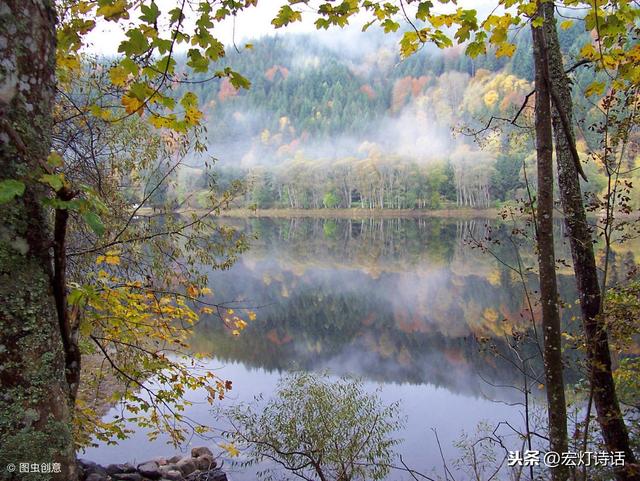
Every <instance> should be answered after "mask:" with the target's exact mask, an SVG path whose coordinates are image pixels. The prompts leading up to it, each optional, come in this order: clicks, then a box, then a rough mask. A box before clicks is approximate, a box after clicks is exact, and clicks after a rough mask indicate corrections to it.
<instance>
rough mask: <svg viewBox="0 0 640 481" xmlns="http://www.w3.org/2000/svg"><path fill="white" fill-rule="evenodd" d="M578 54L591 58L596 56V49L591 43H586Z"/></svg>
mask: <svg viewBox="0 0 640 481" xmlns="http://www.w3.org/2000/svg"><path fill="white" fill-rule="evenodd" d="M580 56H581V57H584V58H587V59H590V60H593V59H595V58H596V57H597V56H598V53H597V52H596V49H595V48H594V47H593V45H591V44H590V43H588V44H586V45H585V46H584V47H582V49H581V50H580Z"/></svg>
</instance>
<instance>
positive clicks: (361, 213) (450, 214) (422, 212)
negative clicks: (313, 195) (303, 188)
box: [219, 208, 499, 219]
mask: <svg viewBox="0 0 640 481" xmlns="http://www.w3.org/2000/svg"><path fill="white" fill-rule="evenodd" d="M498 213H499V210H498V209H441V210H428V209H256V210H252V209H238V208H235V209H233V208H232V209H228V210H223V211H221V212H220V215H219V217H236V218H268V217H272V218H283V217H284V218H286V217H310V218H323V219H370V218H380V219H385V218H387V219H412V218H419V217H432V218H452V219H456V218H465V219H475V218H477V219H495V218H496V217H497V216H498Z"/></svg>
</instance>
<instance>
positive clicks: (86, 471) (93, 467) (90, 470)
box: [78, 459, 108, 481]
mask: <svg viewBox="0 0 640 481" xmlns="http://www.w3.org/2000/svg"><path fill="white" fill-rule="evenodd" d="M78 465H79V466H80V469H81V470H82V476H81V479H84V480H88V479H89V476H91V475H92V474H98V475H100V476H102V477H103V478H105V479H106V478H107V475H108V474H107V471H106V470H105V469H104V468H103V467H102V466H100V465H99V464H96V463H94V462H92V461H87V460H86V459H79V460H78ZM98 479H99V478H96V477H94V479H93V480H92V481H98Z"/></svg>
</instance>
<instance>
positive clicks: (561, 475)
mask: <svg viewBox="0 0 640 481" xmlns="http://www.w3.org/2000/svg"><path fill="white" fill-rule="evenodd" d="M540 13H541V7H540V6H539V7H538V14H540ZM531 30H532V35H533V55H534V64H535V92H536V108H535V129H536V155H537V164H538V209H537V215H536V221H537V229H536V235H537V243H538V266H539V271H540V302H541V304H542V329H543V340H544V374H545V381H546V393H547V412H548V418H549V441H550V449H551V451H555V452H557V453H564V452H567V449H568V443H567V408H566V403H565V396H564V379H563V376H562V370H563V369H562V346H561V331H560V313H559V310H558V287H557V283H556V262H555V251H554V245H553V138H552V132H551V98H550V94H549V89H548V85H547V82H546V81H545V78H546V75H545V70H546V68H547V65H546V59H545V58H544V55H543V54H544V32H543V30H542V28H539V27H538V28H535V27H534V28H532V29H531ZM551 474H552V479H553V480H554V481H564V480H566V479H567V478H568V468H567V467H566V466H563V465H560V466H558V467H556V468H553V469H552V472H551Z"/></svg>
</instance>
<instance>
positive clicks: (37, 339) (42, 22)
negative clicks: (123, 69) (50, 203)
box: [0, 0, 77, 481]
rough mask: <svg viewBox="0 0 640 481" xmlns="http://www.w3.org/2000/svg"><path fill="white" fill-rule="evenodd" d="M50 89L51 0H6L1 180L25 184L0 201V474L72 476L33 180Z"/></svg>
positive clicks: (0, 58) (45, 144) (45, 134)
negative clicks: (24, 469)
mask: <svg viewBox="0 0 640 481" xmlns="http://www.w3.org/2000/svg"><path fill="white" fill-rule="evenodd" d="M54 94H55V10H54V6H53V3H52V1H51V0H3V1H2V2H0V122H1V124H0V180H5V179H15V180H19V181H21V182H22V183H24V184H25V185H26V189H25V191H24V194H23V195H20V196H18V197H16V198H15V199H14V200H12V201H10V202H8V203H5V204H3V205H2V206H0V207H1V208H0V479H25V480H56V481H58V480H59V481H63V480H64V481H74V480H75V479H77V474H76V467H75V455H74V449H73V439H72V428H71V418H72V413H73V403H72V401H71V396H70V389H69V385H68V383H67V380H66V373H65V352H64V349H63V344H62V339H61V335H60V325H59V318H58V314H57V311H56V301H55V296H54V289H53V285H54V282H53V279H54V276H53V272H52V271H53V268H52V236H51V231H50V224H51V219H49V218H48V216H47V213H46V211H45V209H44V207H43V205H42V200H43V199H44V198H45V197H46V195H47V191H46V188H45V187H44V186H42V185H40V184H38V183H37V182H36V179H37V178H38V176H39V175H40V174H39V172H42V166H43V165H44V164H43V163H44V162H46V159H47V156H48V154H49V151H50V148H51V127H52V109H53V103H54ZM19 463H29V464H30V465H31V464H34V463H39V464H42V463H44V464H45V465H48V466H50V467H51V468H52V470H53V468H54V465H53V463H59V465H60V473H51V474H49V473H29V474H25V473H20V469H19ZM9 464H14V465H16V466H17V469H16V471H15V472H14V473H10V472H9V470H7V469H6V466H7V465H9ZM29 470H30V471H31V469H29Z"/></svg>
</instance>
